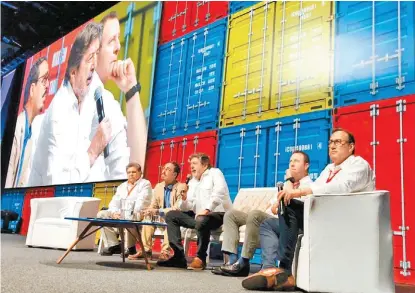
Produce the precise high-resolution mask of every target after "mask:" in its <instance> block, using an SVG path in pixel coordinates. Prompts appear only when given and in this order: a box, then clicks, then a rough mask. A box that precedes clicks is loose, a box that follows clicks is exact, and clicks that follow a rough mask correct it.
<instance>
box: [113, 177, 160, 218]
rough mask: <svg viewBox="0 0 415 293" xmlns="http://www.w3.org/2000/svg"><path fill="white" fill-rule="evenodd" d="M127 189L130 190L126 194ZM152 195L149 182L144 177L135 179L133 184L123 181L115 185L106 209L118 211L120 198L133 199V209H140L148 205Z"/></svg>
mask: <svg viewBox="0 0 415 293" xmlns="http://www.w3.org/2000/svg"><path fill="white" fill-rule="evenodd" d="M129 191H131V192H130V195H128V192H129ZM152 195H153V192H152V189H151V183H150V181H148V180H146V179H144V178H141V179H139V180H137V181H136V182H135V184H130V183H128V181H126V182H123V183H121V184H120V186H118V187H117V192H116V193H115V194H114V196H113V197H112V199H111V202H110V203H109V207H108V210H109V211H111V212H118V211H119V210H120V209H121V200H122V199H127V200H133V201H135V205H134V211H140V210H142V209H145V208H148V207H149V206H150V203H151V197H152Z"/></svg>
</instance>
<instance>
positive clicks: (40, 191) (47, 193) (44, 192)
mask: <svg viewBox="0 0 415 293" xmlns="http://www.w3.org/2000/svg"><path fill="white" fill-rule="evenodd" d="M54 195H55V188H54V187H39V188H29V189H27V190H26V193H25V197H24V202H23V211H22V228H21V229H20V234H21V235H24V236H26V235H27V230H28V228H29V222H30V213H31V208H30V200H31V199H32V198H45V197H53V196H54Z"/></svg>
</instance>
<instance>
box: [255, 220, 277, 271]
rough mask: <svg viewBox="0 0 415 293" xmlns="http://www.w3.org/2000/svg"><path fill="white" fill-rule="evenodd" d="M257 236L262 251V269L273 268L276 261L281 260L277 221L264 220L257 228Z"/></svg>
mask: <svg viewBox="0 0 415 293" xmlns="http://www.w3.org/2000/svg"><path fill="white" fill-rule="evenodd" d="M259 234H260V242H261V250H262V269H268V268H275V267H276V262H277V260H280V259H281V252H280V243H279V238H280V224H279V219H278V218H269V219H266V220H265V221H264V222H262V224H261V226H260V228H259Z"/></svg>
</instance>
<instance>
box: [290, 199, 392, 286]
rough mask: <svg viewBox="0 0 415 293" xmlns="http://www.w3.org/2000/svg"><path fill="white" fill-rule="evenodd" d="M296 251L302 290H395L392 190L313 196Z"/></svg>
mask: <svg viewBox="0 0 415 293" xmlns="http://www.w3.org/2000/svg"><path fill="white" fill-rule="evenodd" d="M297 252H298V253H297V259H296V260H295V261H294V264H293V272H294V274H296V281H297V287H299V288H301V289H303V290H306V291H309V292H315V291H318V292H336V293H343V292H344V293H346V292H347V293H360V292H362V293H366V292H367V293H381V292H382V293H386V292H388V293H389V292H394V282H393V263H392V256H393V250H392V230H391V224H390V205H389V192H388V191H375V192H363V193H355V194H350V195H321V196H319V195H314V196H312V197H308V198H307V199H306V201H305V203H304V235H303V236H302V239H301V241H300V242H299V243H298V244H297ZM296 263H297V266H296Z"/></svg>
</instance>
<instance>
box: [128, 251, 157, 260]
mask: <svg viewBox="0 0 415 293" xmlns="http://www.w3.org/2000/svg"><path fill="white" fill-rule="evenodd" d="M145 254H146V255H147V258H148V259H151V256H152V252H151V251H146V252H145ZM143 258H144V254H143V251H141V250H140V251H139V252H137V253H136V254H131V255H129V256H128V259H129V260H139V259H143Z"/></svg>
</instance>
